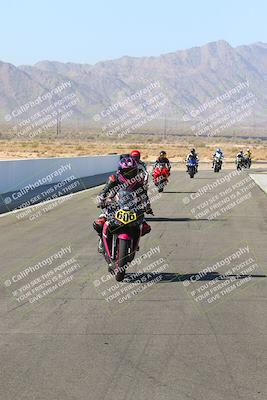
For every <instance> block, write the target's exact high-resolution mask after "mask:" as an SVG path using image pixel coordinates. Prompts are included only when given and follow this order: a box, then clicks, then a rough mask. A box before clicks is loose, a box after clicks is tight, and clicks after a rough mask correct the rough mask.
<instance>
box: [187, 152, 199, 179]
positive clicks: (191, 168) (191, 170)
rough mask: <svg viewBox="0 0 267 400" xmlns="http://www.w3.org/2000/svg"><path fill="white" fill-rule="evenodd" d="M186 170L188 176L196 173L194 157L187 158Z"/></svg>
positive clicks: (191, 176)
mask: <svg viewBox="0 0 267 400" xmlns="http://www.w3.org/2000/svg"><path fill="white" fill-rule="evenodd" d="M187 172H188V173H189V176H190V178H194V175H195V174H196V173H197V160H196V158H195V157H189V158H188V160H187Z"/></svg>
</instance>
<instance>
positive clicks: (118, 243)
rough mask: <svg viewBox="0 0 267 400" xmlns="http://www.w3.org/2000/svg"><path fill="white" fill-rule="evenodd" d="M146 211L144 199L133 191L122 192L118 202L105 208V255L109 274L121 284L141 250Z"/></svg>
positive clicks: (103, 236) (118, 196)
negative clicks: (137, 252) (128, 268)
mask: <svg viewBox="0 0 267 400" xmlns="http://www.w3.org/2000/svg"><path fill="white" fill-rule="evenodd" d="M137 190H138V189H137ZM145 208H146V207H145V205H144V203H143V202H142V198H141V196H140V195H139V194H138V193H137V191H136V190H134V189H133V188H130V187H129V188H127V189H120V190H119V191H118V193H117V194H116V197H115V201H111V200H110V201H107V202H106V206H105V207H104V208H103V212H104V214H105V216H106V222H105V223H104V225H103V231H102V240H103V245H104V253H103V254H104V258H105V260H106V262H107V264H108V270H109V272H111V273H113V274H114V275H115V278H116V280H117V281H119V282H121V281H123V279H124V277H125V272H126V268H127V264H128V263H130V262H131V261H132V260H133V259H134V257H135V253H136V251H137V250H138V249H139V241H140V237H141V233H142V224H143V221H144V213H145Z"/></svg>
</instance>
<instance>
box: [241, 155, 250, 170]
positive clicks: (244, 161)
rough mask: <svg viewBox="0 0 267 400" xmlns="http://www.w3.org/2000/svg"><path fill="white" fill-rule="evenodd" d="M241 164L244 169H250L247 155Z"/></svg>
mask: <svg viewBox="0 0 267 400" xmlns="http://www.w3.org/2000/svg"><path fill="white" fill-rule="evenodd" d="M243 164H244V168H248V169H250V167H251V158H250V157H248V156H247V155H244V157H243Z"/></svg>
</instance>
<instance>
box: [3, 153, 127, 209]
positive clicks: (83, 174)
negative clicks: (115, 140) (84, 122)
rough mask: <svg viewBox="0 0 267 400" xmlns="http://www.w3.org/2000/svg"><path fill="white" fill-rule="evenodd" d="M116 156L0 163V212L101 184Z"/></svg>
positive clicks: (114, 168)
mask: <svg viewBox="0 0 267 400" xmlns="http://www.w3.org/2000/svg"><path fill="white" fill-rule="evenodd" d="M118 160H119V155H110V156H93V157H70V158H64V157H63V158H42V159H25V160H2V161H1V160H0V195H1V196H0V213H3V212H7V211H11V210H14V209H16V208H24V207H26V206H29V205H32V204H36V203H39V202H41V201H44V200H47V199H50V198H56V197H60V196H63V195H66V194H69V193H73V192H77V191H80V190H83V189H87V188H89V187H92V186H96V185H99V184H101V183H104V182H105V180H106V178H107V176H108V175H109V174H110V173H111V172H114V171H116V169H117V166H118Z"/></svg>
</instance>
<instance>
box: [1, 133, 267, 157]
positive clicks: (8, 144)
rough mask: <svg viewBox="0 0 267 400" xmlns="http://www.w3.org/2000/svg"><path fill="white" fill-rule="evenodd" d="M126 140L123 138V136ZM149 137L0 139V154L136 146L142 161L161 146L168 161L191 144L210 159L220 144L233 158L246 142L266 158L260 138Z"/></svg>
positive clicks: (116, 149)
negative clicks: (236, 140)
mask: <svg viewBox="0 0 267 400" xmlns="http://www.w3.org/2000/svg"><path fill="white" fill-rule="evenodd" d="M125 140H127V138H126V139H125ZM149 142H150V141H148V140H147V141H145V140H142V141H139V142H134V141H128V142H124V141H123V142H121V143H116V142H111V141H104V140H103V141H102V140H101V141H78V142H77V141H76V142H75V141H66V140H62V141H59V140H53V141H45V140H41V141H8V140H2V141H1V142H0V158H1V159H14V158H37V157H71V156H88V155H98V154H108V153H128V152H129V151H130V150H132V149H139V150H140V151H141V152H142V158H143V159H144V160H146V161H152V160H154V159H155V158H156V157H157V156H158V153H159V151H160V150H162V149H164V150H165V151H166V152H167V155H168V157H169V158H170V159H171V160H172V161H181V160H184V158H185V156H186V154H187V153H188V151H189V150H190V148H192V147H195V148H196V150H197V152H198V154H199V156H200V159H201V160H203V161H204V160H210V159H211V156H212V154H213V152H214V150H215V149H216V148H217V147H221V148H222V149H223V151H224V154H225V159H226V160H233V159H234V157H235V155H236V153H237V152H238V151H239V150H240V149H244V150H245V149H246V148H247V147H248V146H249V147H250V149H251V150H252V157H253V160H255V161H257V160H264V161H266V160H267V144H264V142H256V141H255V142H250V143H248V142H247V141H246V142H244V143H240V142H239V143H233V142H230V141H220V142H216V141H215V140H214V142H211V141H208V142H207V141H206V142H205V141H204V140H203V141H199V140H198V141H197V142H196V141H195V140H193V139H192V140H191V141H190V140H186V139H176V140H175V141H173V140H172V141H169V142H167V141H166V142H164V143H161V142H160V141H159V142H158V143H155V142H154V143H151V142H150V143H149Z"/></svg>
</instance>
